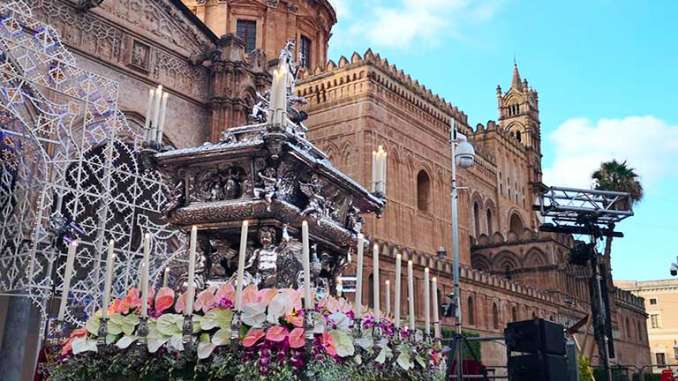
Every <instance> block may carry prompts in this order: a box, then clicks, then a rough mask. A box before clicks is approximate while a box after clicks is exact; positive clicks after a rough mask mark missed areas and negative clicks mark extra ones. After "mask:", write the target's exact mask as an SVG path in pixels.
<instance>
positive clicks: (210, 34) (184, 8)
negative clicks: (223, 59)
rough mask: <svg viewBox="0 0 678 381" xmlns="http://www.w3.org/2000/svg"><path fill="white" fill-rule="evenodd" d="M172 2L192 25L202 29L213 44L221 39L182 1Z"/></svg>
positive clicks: (171, 0)
mask: <svg viewBox="0 0 678 381" xmlns="http://www.w3.org/2000/svg"><path fill="white" fill-rule="evenodd" d="M170 2H171V3H172V4H173V5H174V6H175V7H177V8H178V9H179V11H181V13H183V14H184V16H185V17H186V18H187V19H188V20H189V21H190V22H191V23H193V24H194V25H195V26H196V27H197V28H198V29H200V31H201V32H203V33H205V36H207V38H209V39H210V40H212V42H216V41H217V40H218V39H219V37H218V36H217V35H216V34H214V32H212V30H211V29H210V28H209V27H208V26H207V25H206V24H205V23H204V22H202V21H201V20H200V19H199V18H198V16H196V15H195V13H193V12H191V10H190V9H188V7H187V6H186V5H185V4H184V3H183V2H182V1H181V0H170Z"/></svg>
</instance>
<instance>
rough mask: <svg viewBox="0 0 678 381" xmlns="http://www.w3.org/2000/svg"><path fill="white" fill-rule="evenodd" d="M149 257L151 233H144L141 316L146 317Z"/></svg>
mask: <svg viewBox="0 0 678 381" xmlns="http://www.w3.org/2000/svg"><path fill="white" fill-rule="evenodd" d="M150 257H151V235H150V234H148V233H146V234H145V235H144V265H143V267H142V272H141V279H142V281H141V317H144V318H145V317H148V272H149V267H150V263H149V260H150Z"/></svg>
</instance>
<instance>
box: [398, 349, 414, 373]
mask: <svg viewBox="0 0 678 381" xmlns="http://www.w3.org/2000/svg"><path fill="white" fill-rule="evenodd" d="M396 362H397V363H398V365H400V367H401V368H403V369H405V370H410V369H412V367H414V364H412V357H411V356H410V351H409V348H408V350H404V351H401V352H400V354H399V355H398V358H397V359H396Z"/></svg>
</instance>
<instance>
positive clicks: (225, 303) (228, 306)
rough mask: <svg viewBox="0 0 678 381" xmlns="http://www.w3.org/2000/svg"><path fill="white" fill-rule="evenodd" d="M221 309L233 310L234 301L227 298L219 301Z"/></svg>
mask: <svg viewBox="0 0 678 381" xmlns="http://www.w3.org/2000/svg"><path fill="white" fill-rule="evenodd" d="M219 308H223V309H231V308H233V301H232V300H231V299H229V298H227V297H223V298H221V300H219Z"/></svg>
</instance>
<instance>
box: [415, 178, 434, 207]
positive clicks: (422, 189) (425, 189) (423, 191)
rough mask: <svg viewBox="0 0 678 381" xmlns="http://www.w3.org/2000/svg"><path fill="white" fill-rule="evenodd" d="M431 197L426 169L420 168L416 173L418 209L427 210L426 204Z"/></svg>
mask: <svg viewBox="0 0 678 381" xmlns="http://www.w3.org/2000/svg"><path fill="white" fill-rule="evenodd" d="M430 198H431V180H430V179H429V177H428V174H427V173H426V171H424V170H421V171H419V174H418V175H417V207H418V208H419V210H421V211H424V212H427V211H428V204H429V200H430Z"/></svg>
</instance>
